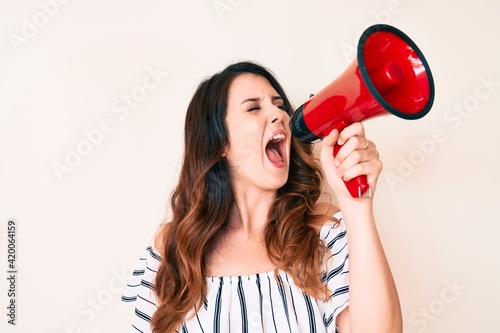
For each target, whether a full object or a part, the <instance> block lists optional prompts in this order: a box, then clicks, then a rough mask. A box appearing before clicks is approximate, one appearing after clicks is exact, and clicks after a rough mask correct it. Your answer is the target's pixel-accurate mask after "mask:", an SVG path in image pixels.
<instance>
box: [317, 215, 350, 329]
mask: <svg viewBox="0 0 500 333" xmlns="http://www.w3.org/2000/svg"><path fill="white" fill-rule="evenodd" d="M333 217H334V218H335V219H336V220H337V221H338V222H337V221H332V222H328V223H326V224H325V225H324V226H323V227H322V228H321V231H320V238H321V239H322V240H323V241H324V242H325V245H326V246H327V249H328V251H327V255H326V258H325V262H324V274H323V276H322V279H323V282H325V283H326V284H327V286H328V289H329V291H330V295H329V297H328V299H327V300H326V301H325V302H324V303H323V304H322V308H323V311H324V312H323V320H324V323H325V326H326V328H327V332H335V327H336V318H337V315H338V314H339V313H340V312H342V310H344V309H345V308H346V307H347V306H348V305H349V250H348V247H347V235H346V228H345V223H344V220H343V217H342V213H341V212H338V213H336V214H335V215H333Z"/></svg>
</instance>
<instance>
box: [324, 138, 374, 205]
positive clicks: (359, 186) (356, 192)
mask: <svg viewBox="0 0 500 333" xmlns="http://www.w3.org/2000/svg"><path fill="white" fill-rule="evenodd" d="M341 147H342V146H341V145H338V144H335V146H334V147H333V156H337V153H338V152H339V150H340V148H341ZM344 184H345V186H346V187H347V190H348V191H349V193H351V196H352V197H353V198H362V197H365V196H363V194H364V193H365V192H366V191H367V190H368V195H367V197H371V191H370V186H369V185H368V180H367V179H366V176H365V175H361V176H358V177H356V178H353V179H351V180H348V181H344Z"/></svg>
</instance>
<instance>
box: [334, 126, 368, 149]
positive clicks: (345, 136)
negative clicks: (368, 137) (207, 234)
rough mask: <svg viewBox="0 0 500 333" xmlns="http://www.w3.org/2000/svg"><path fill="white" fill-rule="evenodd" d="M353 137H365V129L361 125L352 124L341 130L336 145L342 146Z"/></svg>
mask: <svg viewBox="0 0 500 333" xmlns="http://www.w3.org/2000/svg"><path fill="white" fill-rule="evenodd" d="M353 136H362V137H363V136H365V128H364V126H363V124H361V123H354V124H351V125H349V126H347V127H346V128H344V129H343V130H342V132H340V135H339V139H338V142H337V143H338V144H339V145H344V144H345V143H346V142H347V141H348V140H349V138H351V137H353Z"/></svg>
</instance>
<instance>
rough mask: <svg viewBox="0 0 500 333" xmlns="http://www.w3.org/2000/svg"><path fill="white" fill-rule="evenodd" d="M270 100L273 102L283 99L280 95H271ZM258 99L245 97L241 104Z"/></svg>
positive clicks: (257, 98)
mask: <svg viewBox="0 0 500 333" xmlns="http://www.w3.org/2000/svg"><path fill="white" fill-rule="evenodd" d="M271 100H272V101H273V102H274V101H283V97H281V96H273V97H271ZM258 101H260V98H259V97H254V98H247V99H245V100H244V101H243V102H241V104H245V103H248V102H258Z"/></svg>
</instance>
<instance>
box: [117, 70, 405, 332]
mask: <svg viewBox="0 0 500 333" xmlns="http://www.w3.org/2000/svg"><path fill="white" fill-rule="evenodd" d="M292 112H293V108H292V107H291V105H290V102H289V100H288V98H287V97H286V95H285V92H284V91H283V89H282V88H281V86H280V84H279V83H278V82H277V81H276V79H275V78H274V77H273V75H272V74H271V73H270V72H269V71H268V70H266V69H265V68H263V67H262V66H260V65H258V64H255V63H251V62H240V63H236V64H232V65H230V66H228V67H227V68H226V69H224V70H223V71H221V72H219V73H217V74H215V75H213V76H212V77H210V78H208V79H207V80H205V81H203V82H202V83H201V84H200V85H199V87H198V89H197V90H196V92H195V94H194V96H193V98H192V100H191V103H190V105H189V107H188V110H187V114H186V122H185V141H184V144H185V153H184V159H183V164H182V169H181V173H180V179H179V182H178V185H177V187H176V188H175V190H174V191H173V194H172V198H171V207H172V212H173V216H172V219H171V221H168V223H165V224H163V225H162V226H161V228H160V230H159V231H158V234H157V235H156V237H155V241H154V244H152V245H151V246H150V247H148V248H147V250H146V251H145V253H144V255H143V256H142V257H141V258H140V262H139V264H138V267H137V269H136V270H135V271H134V275H133V276H132V278H131V281H130V283H129V285H128V286H127V288H126V291H125V293H124V295H123V297H122V299H123V300H124V301H126V302H131V303H132V304H134V305H135V316H134V318H133V323H132V328H133V329H132V331H134V332H161V333H163V332H335V331H336V330H338V331H339V332H341V333H347V332H362V333H369V332H378V333H380V332H384V333H391V332H401V331H402V319H401V310H400V306H399V300H398V295H397V291H396V287H395V284H394V281H393V278H392V276H391V272H390V269H389V265H388V263H387V260H386V257H385V255H384V251H383V248H382V245H381V242H380V239H379V236H378V233H377V229H376V226H375V219H374V215H373V209H372V203H373V193H374V192H375V189H376V183H377V179H378V176H379V174H380V172H381V170H382V163H381V162H380V160H379V157H378V152H377V150H376V148H375V145H374V144H373V143H372V142H371V141H369V140H368V139H366V138H365V133H364V129H363V126H362V125H361V124H359V123H356V124H353V125H351V126H349V127H347V128H345V129H344V130H343V131H342V132H341V133H338V131H337V130H334V131H332V132H331V133H330V135H328V136H327V137H325V138H324V140H323V145H322V150H321V153H320V163H319V162H318V160H317V159H316V158H315V157H314V156H313V154H312V147H311V146H310V145H308V144H303V143H300V142H298V141H297V140H296V139H295V138H293V137H292V134H291V132H290V128H289V121H290V115H291V114H292ZM335 143H338V144H341V145H343V147H342V148H341V150H340V152H339V153H338V154H337V156H336V157H335V158H334V157H333V146H334V144H335ZM321 167H322V169H323V173H324V176H325V178H326V181H327V182H328V184H329V185H330V187H331V188H332V189H333V190H334V192H335V195H336V197H337V200H338V203H339V206H340V208H341V210H342V212H340V211H339V208H337V207H335V206H333V205H330V204H329V203H320V202H318V199H319V197H320V194H321V190H322V180H323V176H322V172H321ZM359 175H366V176H367V178H368V182H369V185H370V187H371V191H372V197H371V198H352V197H351V195H350V194H349V192H348V191H347V189H346V187H345V185H344V183H343V181H342V180H349V179H351V178H354V177H356V176H359Z"/></svg>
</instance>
